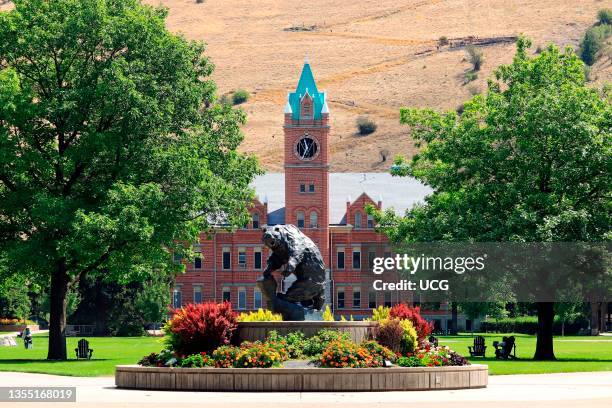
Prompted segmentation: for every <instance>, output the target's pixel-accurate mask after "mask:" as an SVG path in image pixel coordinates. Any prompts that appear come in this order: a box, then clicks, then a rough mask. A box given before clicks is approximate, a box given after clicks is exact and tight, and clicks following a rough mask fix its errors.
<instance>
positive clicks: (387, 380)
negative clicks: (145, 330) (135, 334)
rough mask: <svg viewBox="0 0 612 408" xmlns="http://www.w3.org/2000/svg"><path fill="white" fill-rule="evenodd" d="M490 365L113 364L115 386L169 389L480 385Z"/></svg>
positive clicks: (378, 388) (381, 388)
mask: <svg viewBox="0 0 612 408" xmlns="http://www.w3.org/2000/svg"><path fill="white" fill-rule="evenodd" d="M488 373H489V369H488V366H486V365H481V364H474V365H469V366H461V367H435V368H434V367H391V368H168V367H141V366H135V365H129V366H128V365H125V366H117V369H116V371H115V384H116V385H117V387H119V388H135V389H146V390H172V391H262V392H269V391H283V392H292V391H298V392H301V391H417V390H421V391H423V390H455V389H467V388H484V387H486V386H487V380H488Z"/></svg>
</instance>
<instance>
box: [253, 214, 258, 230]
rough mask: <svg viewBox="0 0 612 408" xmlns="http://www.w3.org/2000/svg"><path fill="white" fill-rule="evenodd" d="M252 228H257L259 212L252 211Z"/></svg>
mask: <svg viewBox="0 0 612 408" xmlns="http://www.w3.org/2000/svg"><path fill="white" fill-rule="evenodd" d="M253 229H259V214H258V213H253Z"/></svg>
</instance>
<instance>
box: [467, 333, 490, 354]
mask: <svg viewBox="0 0 612 408" xmlns="http://www.w3.org/2000/svg"><path fill="white" fill-rule="evenodd" d="M468 350H469V351H470V356H472V357H484V356H485V351H486V350H487V346H485V339H484V337H482V336H476V337H474V345H473V346H468Z"/></svg>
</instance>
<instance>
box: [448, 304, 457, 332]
mask: <svg viewBox="0 0 612 408" xmlns="http://www.w3.org/2000/svg"><path fill="white" fill-rule="evenodd" d="M458 314H459V311H458V307H457V302H451V327H450V334H451V335H453V336H456V335H457V315H458Z"/></svg>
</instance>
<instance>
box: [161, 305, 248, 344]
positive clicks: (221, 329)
mask: <svg viewBox="0 0 612 408" xmlns="http://www.w3.org/2000/svg"><path fill="white" fill-rule="evenodd" d="M173 312H174V316H173V317H172V319H171V320H170V321H169V322H168V323H166V326H164V332H165V333H166V344H167V345H168V346H169V347H170V348H171V349H172V350H173V351H175V352H176V353H177V354H178V355H183V356H188V355H191V354H196V353H201V352H203V351H205V352H211V351H213V350H214V349H216V348H217V347H219V346H222V345H225V344H229V342H230V340H231V338H232V334H233V333H234V330H236V327H237V326H238V324H237V321H236V316H235V314H234V312H233V311H232V305H231V304H230V303H229V302H224V303H219V304H217V303H200V304H191V303H190V304H187V305H185V306H184V307H182V308H180V309H175V310H174V311H173Z"/></svg>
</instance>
